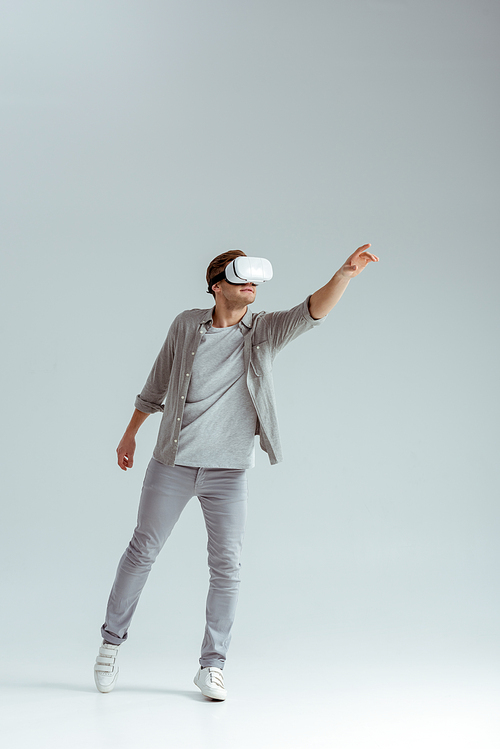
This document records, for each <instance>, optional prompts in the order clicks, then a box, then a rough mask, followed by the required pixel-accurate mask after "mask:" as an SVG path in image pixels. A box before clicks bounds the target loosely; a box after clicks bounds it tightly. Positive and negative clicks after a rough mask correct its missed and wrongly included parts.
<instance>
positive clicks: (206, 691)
mask: <svg viewBox="0 0 500 749" xmlns="http://www.w3.org/2000/svg"><path fill="white" fill-rule="evenodd" d="M369 247H370V245H369V244H366V245H363V246H362V247H359V248H358V249H357V250H356V251H355V252H354V253H353V254H352V255H351V256H350V257H349V258H348V259H347V261H346V262H345V263H344V265H343V266H342V267H341V268H340V269H339V270H338V271H337V273H335V275H334V276H333V278H332V279H331V280H330V281H329V282H328V283H327V284H326V285H325V286H323V287H322V288H321V289H319V290H318V291H316V292H315V293H314V294H312V295H310V296H308V297H307V298H306V300H305V301H304V302H302V303H301V304H299V305H297V306H296V307H293V308H292V309H290V310H285V311H280V312H269V313H266V312H259V313H252V312H251V311H250V310H249V309H248V305H250V304H252V303H253V302H254V301H255V296H256V283H260V282H261V281H256V282H255V281H253V280H251V278H244V279H243V280H242V279H241V276H238V275H235V272H234V269H235V268H237V267H238V266H237V265H236V261H237V258H241V257H243V258H246V257H247V256H246V255H245V253H244V252H242V251H241V250H230V251H229V252H226V253H224V254H222V255H219V256H218V257H216V258H215V259H214V260H212V262H211V263H210V265H209V266H208V269H207V274H206V278H207V283H208V292H209V293H210V294H212V296H213V297H214V299H215V306H214V307H213V308H212V309H206V310H200V309H192V310H185V311H184V312H182V313H181V314H180V315H178V316H177V317H176V318H175V320H174V321H173V323H172V325H171V326H170V329H169V332H168V335H167V338H166V340H165V343H164V344H163V347H162V349H161V351H160V353H159V354H158V357H157V359H156V361H155V363H154V365H153V368H152V370H151V372H150V374H149V377H148V379H147V381H146V384H145V385H144V388H143V389H142V392H141V393H140V395H138V396H137V398H136V402H135V411H134V414H133V416H132V419H131V421H130V424H129V425H128V427H127V429H126V431H125V434H124V435H123V438H122V440H121V442H120V444H119V445H118V448H117V454H118V465H119V466H120V468H121V469H122V470H124V471H126V470H127V469H128V468H132V466H133V460H134V452H135V447H136V443H135V435H136V433H137V431H138V429H139V427H140V426H141V424H143V422H144V421H145V419H146V418H147V417H148V415H149V414H150V413H154V412H157V411H163V417H162V421H161V424H160V430H159V434H158V440H157V443H156V447H155V449H154V452H153V457H152V458H151V461H150V463H149V465H148V468H147V471H146V475H145V478H144V484H143V488H142V493H141V499H140V503H139V511H138V521H137V526H136V528H135V530H134V534H133V537H132V539H131V541H130V543H129V545H128V547H127V549H126V550H125V552H124V554H123V556H122V558H121V559H120V562H119V564H118V569H117V572H116V577H115V581H114V584H113V587H112V590H111V593H110V596H109V600H108V606H107V610H106V619H105V622H104V624H103V625H102V628H101V634H102V637H103V643H102V646H101V647H100V649H99V655H98V656H97V660H96V663H95V666H94V678H95V682H96V686H97V688H98V689H99V691H101V692H110V691H111V690H112V689H113V688H114V686H115V684H116V679H117V676H118V667H117V665H116V660H117V655H118V649H119V646H120V645H121V643H122V642H124V641H125V640H126V639H127V637H128V628H129V625H130V622H131V620H132V616H133V614H134V611H135V608H136V606H137V603H138V601H139V596H140V594H141V591H142V589H143V587H144V585H145V583H146V580H147V577H148V575H149V572H150V570H151V566H152V564H153V562H154V561H155V559H156V557H157V555H158V553H159V552H160V550H161V548H162V547H163V544H164V543H165V541H166V539H167V538H168V536H169V535H170V533H171V531H172V529H173V527H174V525H175V523H176V522H177V520H178V518H179V516H180V514H181V512H182V510H183V509H184V507H185V506H186V504H187V502H188V501H189V500H190V499H191V498H192V497H193V496H197V497H198V499H199V501H200V504H201V507H202V511H203V514H204V518H205V524H206V528H207V534H208V565H209V568H210V585H209V591H208V597H207V605H206V625H205V634H204V638H203V642H202V646H201V656H200V659H199V664H200V668H199V670H198V672H197V674H196V676H195V678H194V683H195V684H196V685H197V686H198V687H199V688H200V689H201V692H202V694H203V695H205V697H208V698H211V699H213V700H224V699H225V698H226V689H225V686H224V679H223V668H224V664H225V660H226V654H227V650H228V647H229V643H230V640H231V629H232V625H233V620H234V616H235V611H236V603H237V599H238V589H239V581H240V577H239V571H240V553H241V547H242V542H243V531H244V526H245V519H246V505H247V476H246V470H247V469H248V468H253V467H254V465H255V440H254V436H255V435H256V434H258V435H259V437H260V446H261V448H262V449H263V450H264V451H265V452H266V453H267V454H268V456H269V460H270V463H271V465H275V464H276V463H279V462H280V461H281V460H282V455H281V446H280V440H279V432H278V423H277V416H276V404H275V399H274V389H273V380H272V363H273V360H274V357H275V356H276V354H277V353H279V351H281V349H282V348H283V347H284V346H286V345H287V344H288V343H290V342H291V341H292V340H293V339H294V338H296V337H297V336H299V335H301V334H302V333H304V332H306V331H307V330H310V329H311V328H313V327H317V326H318V325H320V324H321V323H323V322H324V320H325V318H326V316H327V315H328V313H329V312H330V310H331V309H332V308H333V307H334V306H335V305H336V304H337V302H338V301H339V299H340V297H341V296H342V294H343V293H344V291H345V289H346V288H347V285H348V283H349V281H350V279H351V278H354V276H357V275H358V274H359V273H361V271H362V270H363V269H364V268H365V267H366V266H367V264H368V263H369V262H377V261H378V257H377V256H376V255H372V254H371V253H369V252H367V250H368V248H369ZM250 260H256V261H261V262H262V263H263V264H265V263H267V266H268V267H269V268H270V267H271V266H270V263H269V261H267V260H265V259H262V258H252V259H248V260H247V261H238V262H239V263H240V267H247V268H249V267H250V265H251V262H250ZM245 263H246V266H245ZM263 267H264V266H263ZM231 269H233V270H231ZM247 275H249V276H251V272H249V273H248V274H247ZM271 275H272V270H271ZM269 277H270V276H269ZM228 279H232V280H228ZM264 280H266V279H265V278H264ZM238 281H241V283H238ZM164 400H165V405H162V404H163V401H164Z"/></svg>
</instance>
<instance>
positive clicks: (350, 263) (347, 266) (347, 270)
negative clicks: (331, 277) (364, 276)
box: [339, 244, 378, 279]
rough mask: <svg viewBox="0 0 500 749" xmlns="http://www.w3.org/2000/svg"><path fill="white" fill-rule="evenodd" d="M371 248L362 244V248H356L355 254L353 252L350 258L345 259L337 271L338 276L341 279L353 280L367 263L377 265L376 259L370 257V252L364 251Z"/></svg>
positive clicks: (373, 256)
mask: <svg viewBox="0 0 500 749" xmlns="http://www.w3.org/2000/svg"><path fill="white" fill-rule="evenodd" d="M368 247H371V244H364V245H363V246H362V247H358V249H357V250H356V252H353V253H352V255H351V256H350V257H348V258H347V260H346V261H345V263H344V265H343V266H342V268H340V269H339V275H341V276H342V278H348V279H351V278H354V276H357V275H359V273H361V271H362V270H364V269H365V268H366V266H367V265H368V263H378V257H377V256H376V255H372V253H371V252H366V251H365V250H367V249H368Z"/></svg>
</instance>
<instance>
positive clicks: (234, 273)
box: [207, 256, 273, 294]
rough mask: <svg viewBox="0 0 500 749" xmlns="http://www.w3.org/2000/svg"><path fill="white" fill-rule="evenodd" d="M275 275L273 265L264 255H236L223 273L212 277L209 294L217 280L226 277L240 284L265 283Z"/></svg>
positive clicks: (235, 283)
mask: <svg viewBox="0 0 500 749" xmlns="http://www.w3.org/2000/svg"><path fill="white" fill-rule="evenodd" d="M272 277H273V266H272V265H271V263H270V262H269V260H266V258H264V257H246V256H245V257H243V256H240V257H236V258H235V259H234V260H232V261H231V262H230V263H229V265H226V267H225V268H224V270H223V271H222V273H219V274H218V275H217V276H214V278H212V279H211V281H210V283H209V285H208V292H207V293H208V294H210V293H211V290H212V286H213V285H214V283H217V281H222V280H223V279H225V280H226V281H227V282H228V283H231V284H234V285H238V284H244V283H256V284H259V283H264V282H265V281H270V280H271V278H272Z"/></svg>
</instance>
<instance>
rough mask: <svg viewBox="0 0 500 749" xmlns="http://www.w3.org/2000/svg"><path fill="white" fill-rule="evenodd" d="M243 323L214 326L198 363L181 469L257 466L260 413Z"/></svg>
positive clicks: (195, 362)
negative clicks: (253, 395) (245, 355)
mask: <svg viewBox="0 0 500 749" xmlns="http://www.w3.org/2000/svg"><path fill="white" fill-rule="evenodd" d="M243 344H244V337H243V335H242V333H241V330H240V326H239V325H238V324H236V325H231V326H230V327H227V328H214V327H212V326H210V327H209V328H208V330H207V332H206V333H204V334H203V336H202V338H201V341H200V345H199V346H198V349H197V351H196V355H195V358H194V360H193V367H192V371H191V375H190V383H189V389H188V392H187V395H186V404H185V406H184V414H183V418H182V428H181V431H180V435H179V447H178V450H177V455H176V458H175V465H184V466H195V467H199V466H203V467H204V468H240V469H241V468H253V467H254V466H255V427H256V423H257V413H256V411H255V408H254V405H253V403H252V399H251V397H250V393H249V392H248V386H247V382H246V371H245V365H244V360H243Z"/></svg>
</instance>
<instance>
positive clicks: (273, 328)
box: [264, 294, 328, 353]
mask: <svg viewBox="0 0 500 749" xmlns="http://www.w3.org/2000/svg"><path fill="white" fill-rule="evenodd" d="M311 296H312V295H311V294H309V296H308V297H307V298H306V299H305V300H304V301H303V302H301V303H300V304H298V305H297V306H296V307H292V308H291V309H288V310H280V311H278V312H268V313H266V314H265V315H264V320H265V323H266V326H267V328H268V335H269V338H270V340H271V343H272V344H273V349H274V351H275V353H278V352H279V351H281V349H282V348H284V347H285V346H286V345H287V344H288V343H290V342H291V341H293V340H294V339H295V338H297V337H298V336H299V335H301V334H302V333H305V332H306V331H307V330H311V328H316V327H318V325H321V324H322V323H323V322H324V321H325V320H326V318H327V317H328V315H325V316H324V317H321V318H320V319H319V320H315V319H314V317H311V313H310V312H309V300H310V298H311Z"/></svg>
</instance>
